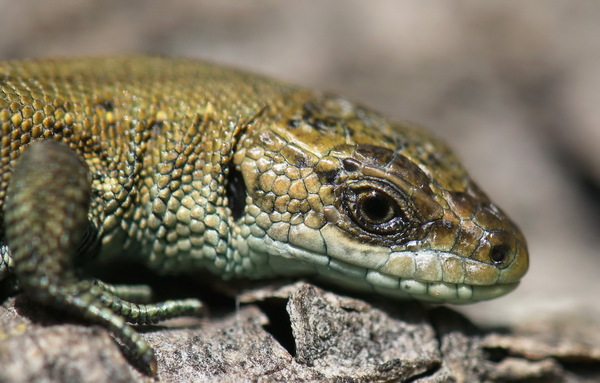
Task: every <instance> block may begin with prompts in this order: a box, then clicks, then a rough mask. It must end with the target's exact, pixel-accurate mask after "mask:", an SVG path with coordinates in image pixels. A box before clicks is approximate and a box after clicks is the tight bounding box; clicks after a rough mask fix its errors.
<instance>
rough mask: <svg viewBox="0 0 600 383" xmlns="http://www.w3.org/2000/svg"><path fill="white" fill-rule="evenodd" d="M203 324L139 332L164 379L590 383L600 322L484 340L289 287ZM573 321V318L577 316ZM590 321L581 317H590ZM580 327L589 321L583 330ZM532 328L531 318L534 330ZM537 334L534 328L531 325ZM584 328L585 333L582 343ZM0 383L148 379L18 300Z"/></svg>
mask: <svg viewBox="0 0 600 383" xmlns="http://www.w3.org/2000/svg"><path fill="white" fill-rule="evenodd" d="M239 302H240V303H242V304H243V305H242V306H241V307H240V308H239V309H236V310H229V311H228V312H225V313H223V314H219V315H216V316H215V317H213V318H207V319H203V320H201V321H195V322H188V324H187V325H185V324H183V325H182V324H177V322H173V321H170V322H168V325H165V326H146V327H143V328H140V332H142V333H143V336H144V338H145V339H146V340H147V341H148V342H149V343H150V344H151V345H152V347H154V349H155V351H156V356H157V359H158V365H159V376H158V378H159V380H160V381H164V382H186V381H190V382H191V381H196V382H197V381H211V382H212V381H216V382H266V381H269V382H271V381H275V382H277V381H282V382H284V381H285V382H314V381H337V382H372V381H398V382H401V381H407V380H408V381H413V382H431V383H433V382H449V381H453V382H476V381H486V382H553V381H556V382H559V381H560V382H562V381H569V382H592V381H594V380H595V379H600V346H598V343H597V342H595V341H594V339H595V338H594V337H597V336H598V332H597V331H598V329H597V326H598V325H594V324H592V323H591V322H590V323H589V326H588V325H583V324H582V322H577V323H578V324H579V325H580V326H578V327H577V329H578V330H577V331H560V330H559V329H561V328H562V329H565V328H569V325H570V323H576V322H574V321H573V318H572V317H573V316H572V315H571V316H570V317H568V318H565V319H564V321H563V320H561V319H560V318H555V319H556V320H555V321H550V320H547V321H545V322H543V323H544V326H545V327H543V328H544V329H546V330H549V329H552V331H551V334H552V335H551V339H550V338H549V333H550V331H534V330H532V327H531V326H527V325H523V326H520V327H519V328H517V329H515V331H512V332H511V331H503V332H493V331H485V330H483V329H480V328H477V327H475V326H474V325H473V324H472V323H470V322H469V320H468V319H466V318H465V317H464V316H462V315H461V314H458V313H457V312H455V311H453V310H451V309H449V308H446V307H440V306H437V307H430V306H425V305H422V304H419V303H416V302H395V303H394V304H393V305H392V303H391V302H378V301H377V302H374V303H372V304H369V303H366V302H365V301H363V300H358V299H353V298H348V297H344V296H341V295H337V294H334V293H331V292H326V291H324V290H322V289H321V288H318V287H316V286H314V285H311V284H308V283H304V282H298V283H295V284H289V285H284V286H280V287H278V286H267V287H264V288H260V289H257V290H251V291H248V292H245V293H243V294H241V295H240V296H239ZM578 318H579V317H578ZM590 321H591V318H590ZM585 323H587V322H585ZM538 324H539V322H538ZM534 328H535V326H534ZM586 328H588V329H589V331H590V334H589V335H588V336H585V332H586ZM0 365H1V366H2V368H1V369H0V381H2V382H7V383H12V382H29V381H37V382H64V381H69V382H151V381H154V380H153V378H150V377H148V376H145V375H143V374H142V373H141V372H139V371H138V370H137V369H136V367H135V363H134V362H131V361H128V360H127V358H125V357H124V356H123V353H122V352H121V350H120V348H119V346H118V344H117V343H116V342H115V341H113V340H112V338H111V337H110V335H109V334H108V332H107V331H105V330H103V329H101V328H99V327H97V326H86V325H85V324H81V323H79V322H73V321H72V319H70V318H68V317H65V316H64V315H63V314H62V313H58V312H56V311H53V310H51V309H44V308H40V307H39V306H37V305H35V304H33V303H32V302H31V301H29V300H28V299H26V298H24V297H23V296H21V295H17V296H16V297H11V298H9V299H7V300H6V301H5V302H4V304H3V305H2V306H1V307H0Z"/></svg>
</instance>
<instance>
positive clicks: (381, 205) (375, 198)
mask: <svg viewBox="0 0 600 383" xmlns="http://www.w3.org/2000/svg"><path fill="white" fill-rule="evenodd" d="M366 194H368V195H366V196H364V197H363V198H361V199H360V200H359V203H358V209H359V211H360V214H362V216H363V217H364V218H365V219H366V220H367V221H369V222H370V223H373V224H381V223H385V222H387V221H389V220H391V219H392V218H393V217H394V210H395V209H394V201H392V200H391V198H389V197H388V196H386V195H385V194H383V193H380V192H377V191H374V190H373V191H371V192H370V193H366Z"/></svg>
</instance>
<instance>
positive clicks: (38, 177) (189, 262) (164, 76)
mask: <svg viewBox="0 0 600 383" xmlns="http://www.w3.org/2000/svg"><path fill="white" fill-rule="evenodd" d="M0 129H1V130H0V139H1V152H0V159H1V168H0V172H1V173H0V176H1V178H0V279H3V278H6V277H7V276H14V278H15V279H16V281H17V284H18V287H19V289H20V290H22V291H23V293H24V294H25V295H26V296H27V297H28V298H29V299H31V300H32V301H34V302H37V303H39V304H42V305H47V306H51V307H55V308H57V309H59V310H64V311H70V312H72V313H75V314H77V315H79V316H81V317H83V318H86V319H87V320H88V321H90V322H92V323H96V324H99V325H101V326H103V327H105V328H107V329H108V330H109V331H110V332H111V333H112V335H113V336H114V337H115V338H117V339H118V340H120V341H121V342H122V343H123V344H124V346H125V348H126V350H129V351H130V352H131V353H132V355H133V356H134V357H135V358H137V359H138V360H139V361H141V363H142V364H143V366H145V367H144V368H145V370H146V371H147V372H148V373H150V374H154V375H155V374H156V373H157V365H156V358H155V356H154V353H153V350H152V348H151V347H150V346H149V345H148V344H147V343H146V342H145V341H144V339H143V338H142V337H141V336H140V335H139V334H138V332H137V331H135V329H134V328H133V327H132V326H131V324H146V323H154V322H156V321H159V320H162V319H166V318H172V317H177V316H184V315H198V314H199V313H200V312H201V310H202V304H201V302H200V301H199V300H197V299H181V300H170V301H165V302H158V303H154V302H151V301H149V299H150V291H149V289H148V288H146V287H144V286H135V285H111V284H108V283H104V282H102V281H100V280H97V279H94V278H93V277H92V276H90V275H87V274H86V273H84V272H82V271H81V270H82V268H83V266H84V265H86V264H88V263H90V262H95V261H98V260H100V261H104V262H111V260H115V259H127V260H131V261H133V262H138V263H139V264H143V265H145V266H147V267H148V268H150V269H152V270H154V271H156V272H157V273H159V274H165V275H167V274H183V273H188V274H189V273H194V272H196V271H199V270H205V271H208V272H210V273H212V274H214V275H216V276H218V277H221V278H223V279H224V280H230V279H234V278H247V279H263V278H272V277H278V276H290V277H309V278H314V279H316V280H323V281H326V282H328V283H332V284H337V285H339V286H342V287H345V288H348V289H351V290H356V291H362V292H367V293H373V294H378V295H383V296H387V297H391V298H399V299H417V300H423V301H432V302H449V303H470V302H476V301H480V300H486V299H491V298H495V297H497V296H501V295H504V294H506V293H508V292H510V291H512V290H513V289H514V288H515V287H516V286H517V285H518V284H519V281H520V279H521V277H522V276H523V275H524V274H525V273H526V271H527V268H528V262H529V261H528V251H527V245H526V241H525V238H524V236H523V234H522V232H521V231H520V229H519V228H518V227H517V226H516V224H515V223H514V222H513V221H512V220H511V219H510V218H509V217H508V216H507V215H506V214H505V213H504V212H503V211H502V210H501V209H500V208H499V207H498V206H497V205H496V204H494V203H493V202H492V201H491V200H490V199H489V198H488V197H487V195H486V194H485V193H484V192H483V191H482V190H481V189H480V188H479V187H478V186H477V185H476V184H475V183H474V181H473V180H472V179H471V178H470V176H469V175H468V173H467V172H466V170H465V169H464V167H463V166H462V165H461V163H460V162H459V160H458V159H457V157H456V155H455V154H454V153H453V152H452V151H451V149H449V148H448V147H447V146H446V144H445V143H443V142H442V141H441V140H440V139H438V138H436V137H434V136H433V135H432V134H431V133H429V132H428V131H426V130H425V129H423V128H422V127H420V126H418V125H415V124H411V123H398V122H394V121H391V120H389V119H388V118H386V117H383V116H382V115H381V114H379V113H377V112H375V111H372V110H371V109H369V108H367V107H363V106H361V105H358V104H356V103H354V102H352V101H349V100H347V99H346V98H344V97H341V96H338V95H335V94H329V93H325V92H319V91H311V90H307V89H304V88H301V87H297V86H294V85H290V84H287V83H284V82H280V81H276V80H273V79H270V78H266V77H262V76H260V75H256V74H251V73H246V72H243V71H240V70H237V69H232V68H227V67H223V66H219V65H215V64H210V63H205V62H202V61H197V60H193V59H183V58H182V59H177V58H166V57H152V56H126V57H106V58H67V59H41V60H15V61H5V62H1V63H0ZM132 272H135V271H134V270H132Z"/></svg>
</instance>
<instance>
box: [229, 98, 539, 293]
mask: <svg viewBox="0 0 600 383" xmlns="http://www.w3.org/2000/svg"><path fill="white" fill-rule="evenodd" d="M316 105H319V107H317V106H316ZM234 163H236V164H237V165H236V166H237V167H238V168H239V171H240V173H241V174H242V176H243V178H244V182H245V186H246V188H247V193H248V196H247V198H246V202H247V205H246V207H245V211H244V215H243V217H242V218H240V220H239V222H240V224H241V227H245V228H244V229H241V230H240V232H241V235H240V236H239V237H238V241H240V243H241V242H244V243H245V244H246V245H247V246H242V247H241V248H244V249H246V251H247V252H248V253H249V255H250V259H261V261H259V262H263V263H264V267H263V268H262V269H263V270H271V271H272V273H273V274H290V275H294V274H298V273H299V272H302V271H304V272H306V273H308V274H315V275H317V276H318V277H320V278H322V279H324V280H326V281H328V282H334V283H336V284H339V285H343V286H346V287H350V288H353V289H357V290H363V291H371V292H376V293H379V294H384V295H388V296H393V297H401V298H410V297H413V298H417V299H420V300H430V301H437V302H453V303H467V302H474V301H479V300H485V299H491V298H494V297H497V296H500V295H503V294H506V293H508V292H510V291H512V290H513V289H514V288H515V287H516V286H517V285H518V283H519V280H520V279H521V277H522V276H523V275H524V274H525V272H526V271H527V268H528V253H527V247H526V243H525V239H524V237H523V234H522V233H521V231H520V230H519V229H518V227H517V226H516V225H515V224H514V223H513V222H512V221H511V220H510V219H509V218H508V217H507V216H506V215H505V214H504V213H503V212H502V211H501V210H500V209H499V208H498V207H497V206H496V205H495V204H494V203H493V202H492V201H490V199H489V198H488V197H487V196H486V195H485V194H484V193H483V192H482V191H481V190H480V189H479V188H478V187H477V185H476V184H475V183H474V182H473V181H472V180H471V179H470V178H469V176H468V175H467V173H466V171H465V170H464V168H463V167H462V166H461V165H460V163H459V162H458V160H457V159H456V157H455V156H454V155H453V154H452V152H451V151H450V150H449V149H448V148H447V147H446V146H445V145H444V144H443V143H441V142H440V141H439V140H437V139H435V138H434V137H432V136H431V135H430V134H428V133H427V132H425V131H424V130H422V129H420V128H417V127H414V126H410V125H401V124H396V123H392V122H389V121H388V120H386V119H384V118H382V117H380V116H379V115H377V114H375V113H372V112H370V111H368V110H366V109H363V108H360V107H356V106H355V105H353V104H351V103H349V102H347V101H345V100H341V99H337V98H324V99H321V100H319V102H318V103H316V102H315V103H304V104H303V106H302V108H299V109H298V110H295V111H291V112H290V111H287V112H286V113H279V114H277V115H276V117H275V118H274V119H273V120H272V121H270V122H268V123H265V124H264V125H262V126H261V128H260V129H256V131H254V134H252V135H251V136H250V137H248V138H247V139H246V140H244V141H243V143H242V145H241V150H239V151H238V152H237V153H236V156H235V158H234ZM238 247H239V246H238Z"/></svg>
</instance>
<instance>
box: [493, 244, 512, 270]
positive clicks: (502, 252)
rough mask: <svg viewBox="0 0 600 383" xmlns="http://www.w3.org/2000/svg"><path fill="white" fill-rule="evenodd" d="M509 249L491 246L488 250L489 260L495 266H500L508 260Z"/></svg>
mask: <svg viewBox="0 0 600 383" xmlns="http://www.w3.org/2000/svg"><path fill="white" fill-rule="evenodd" d="M509 254H510V248H509V247H508V246H506V245H497V246H493V247H492V248H491V249H490V259H491V260H492V262H494V264H495V265H502V264H503V263H504V262H506V260H507V259H508V256H509Z"/></svg>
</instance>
